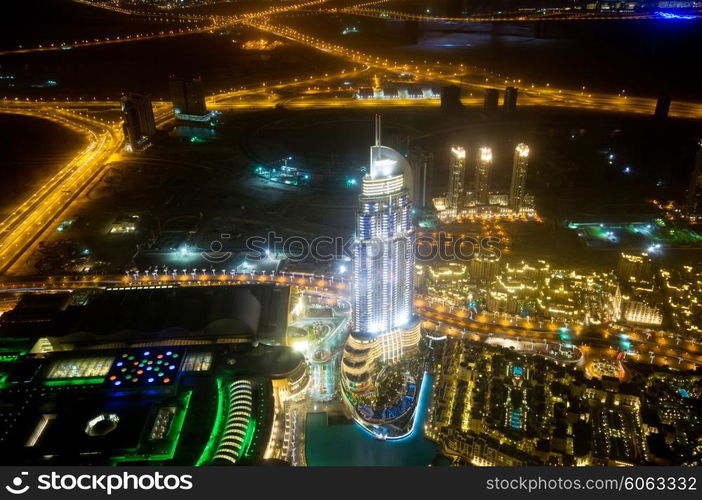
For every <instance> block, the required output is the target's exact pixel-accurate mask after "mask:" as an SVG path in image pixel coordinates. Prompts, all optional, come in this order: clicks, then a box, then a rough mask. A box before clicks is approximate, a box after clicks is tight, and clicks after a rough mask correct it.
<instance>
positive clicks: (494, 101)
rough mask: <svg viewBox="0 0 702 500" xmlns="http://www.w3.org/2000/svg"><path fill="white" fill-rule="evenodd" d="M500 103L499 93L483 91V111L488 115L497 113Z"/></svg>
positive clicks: (493, 90)
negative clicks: (488, 113)
mask: <svg viewBox="0 0 702 500" xmlns="http://www.w3.org/2000/svg"><path fill="white" fill-rule="evenodd" d="M499 101H500V91H499V90H497V89H485V98H484V100H483V109H484V110H485V111H488V112H490V113H494V112H496V111H497V108H498V106H499Z"/></svg>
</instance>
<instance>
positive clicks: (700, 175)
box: [685, 140, 702, 221]
mask: <svg viewBox="0 0 702 500" xmlns="http://www.w3.org/2000/svg"><path fill="white" fill-rule="evenodd" d="M685 212H686V213H687V215H688V216H689V217H690V219H692V220H695V221H696V220H700V219H702V140H701V141H700V142H699V143H698V144H697V155H696V156H695V166H694V168H693V169H692V176H691V177H690V187H689V188H688V191H687V198H686V200H685Z"/></svg>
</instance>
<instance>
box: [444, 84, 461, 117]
mask: <svg viewBox="0 0 702 500" xmlns="http://www.w3.org/2000/svg"><path fill="white" fill-rule="evenodd" d="M462 107H463V104H462V103H461V88H460V87H458V86H456V85H449V86H446V87H441V111H444V112H446V111H448V112H452V111H458V110H460V109H461V108H462Z"/></svg>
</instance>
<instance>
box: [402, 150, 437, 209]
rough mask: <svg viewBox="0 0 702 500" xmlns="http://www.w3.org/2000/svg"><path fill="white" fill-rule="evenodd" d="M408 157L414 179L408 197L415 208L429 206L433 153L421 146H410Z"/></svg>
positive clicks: (426, 207)
mask: <svg viewBox="0 0 702 500" xmlns="http://www.w3.org/2000/svg"><path fill="white" fill-rule="evenodd" d="M408 159H409V163H410V166H411V167H412V177H413V179H414V189H413V190H412V193H411V196H410V198H411V199H412V201H413V202H414V206H415V207H417V208H421V209H428V208H431V206H432V204H431V200H432V181H433V173H434V154H433V153H430V152H429V151H426V150H425V149H422V148H418V147H412V148H410V154H409V158H408Z"/></svg>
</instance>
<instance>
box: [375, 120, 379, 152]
mask: <svg viewBox="0 0 702 500" xmlns="http://www.w3.org/2000/svg"><path fill="white" fill-rule="evenodd" d="M375 145H376V146H380V113H376V114H375Z"/></svg>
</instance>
